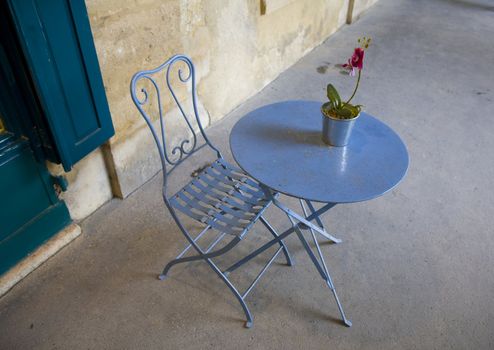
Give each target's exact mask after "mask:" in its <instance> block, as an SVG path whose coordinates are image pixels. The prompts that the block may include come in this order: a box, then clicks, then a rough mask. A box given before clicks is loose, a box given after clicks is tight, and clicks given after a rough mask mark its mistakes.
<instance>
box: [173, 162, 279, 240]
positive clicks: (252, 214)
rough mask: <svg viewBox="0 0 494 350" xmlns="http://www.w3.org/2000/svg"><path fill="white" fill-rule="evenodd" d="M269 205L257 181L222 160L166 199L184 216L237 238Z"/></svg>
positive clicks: (269, 201)
mask: <svg viewBox="0 0 494 350" xmlns="http://www.w3.org/2000/svg"><path fill="white" fill-rule="evenodd" d="M270 203H271V200H270V199H268V198H267V197H266V195H265V193H264V191H263V189H262V188H261V186H260V185H259V183H258V182H256V181H254V180H253V179H252V178H250V177H248V175H247V174H245V173H244V172H243V171H242V170H241V169H239V168H237V167H235V166H233V165H231V164H230V163H228V162H226V161H225V160H224V159H222V158H219V159H217V160H216V161H215V162H214V163H212V164H211V165H210V166H209V167H208V168H206V169H205V170H203V171H202V172H201V173H200V174H199V175H198V176H197V177H196V178H195V179H194V180H192V181H191V182H190V183H189V184H187V185H186V186H185V187H183V188H182V189H181V190H180V191H178V192H177V193H176V194H175V195H174V196H173V197H171V198H170V204H171V205H172V206H173V207H174V208H175V209H177V210H179V211H181V212H182V213H184V214H185V215H187V216H189V217H191V218H193V219H194V220H197V221H199V222H201V223H203V224H205V225H210V226H211V227H212V228H214V229H215V230H217V231H220V232H225V233H228V234H231V235H235V236H238V237H240V238H242V236H243V235H244V234H245V233H246V232H247V231H248V230H249V228H250V226H251V225H252V224H253V223H255V222H256V221H257V219H258V218H259V216H260V215H261V214H262V212H263V210H264V209H265V208H266V207H267V206H268V205H269V204H270Z"/></svg>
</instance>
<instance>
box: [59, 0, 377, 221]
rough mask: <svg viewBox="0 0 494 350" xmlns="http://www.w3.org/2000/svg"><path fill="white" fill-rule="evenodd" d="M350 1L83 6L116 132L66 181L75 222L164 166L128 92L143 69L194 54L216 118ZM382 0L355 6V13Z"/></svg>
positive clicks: (308, 44)
mask: <svg viewBox="0 0 494 350" xmlns="http://www.w3.org/2000/svg"><path fill="white" fill-rule="evenodd" d="M349 1H352V0H229V1H225V0H86V6H87V9H88V14H89V19H90V22H91V29H92V32H93V37H94V42H95V45H96V50H97V54H98V59H99V63H100V67H101V72H102V76H103V81H104V85H105V90H106V94H107V98H108V103H109V106H110V112H111V115H112V120H113V124H114V127H115V136H114V137H113V138H111V139H110V141H109V143H108V144H107V145H105V147H104V148H103V149H102V150H98V151H95V152H93V154H90V155H89V156H88V157H86V158H85V159H84V160H82V161H81V162H80V163H79V164H77V165H76V167H75V170H74V171H72V172H71V174H69V175H68V178H69V190H68V192H66V193H64V194H63V196H64V198H65V200H66V202H67V204H68V207H69V210H70V212H71V215H72V217H73V218H74V219H76V220H77V219H82V218H84V217H85V216H87V215H89V214H90V213H91V212H92V211H94V210H95V208H97V207H98V206H100V205H101V204H103V203H104V202H105V201H107V200H109V199H110V198H111V197H112V196H120V197H126V196H128V195H129V194H130V193H132V192H133V191H134V190H135V189H137V188H138V187H139V186H141V185H142V184H143V183H144V182H145V181H147V180H148V179H150V178H151V177H152V176H153V175H154V174H156V172H158V171H159V169H160V168H159V166H160V165H159V162H158V158H157V154H156V151H155V149H154V147H155V146H154V144H153V143H152V140H151V139H150V135H149V132H148V130H147V129H146V127H145V125H144V121H143V120H142V118H141V117H140V116H139V114H138V112H137V110H136V108H135V106H134V105H133V103H132V101H131V99H130V96H129V82H130V79H131V77H132V75H133V74H134V73H135V72H136V71H138V70H142V69H149V68H154V67H156V66H157V65H159V64H160V63H162V62H163V61H164V60H165V59H166V58H168V57H170V56H172V55H174V54H176V53H184V54H187V55H188V56H190V57H191V58H192V60H193V61H194V63H195V65H196V70H197V72H196V73H197V78H198V79H197V87H198V90H197V92H198V97H199V100H200V101H201V111H202V113H203V114H204V115H205V116H206V117H205V120H206V122H207V123H208V124H210V123H213V122H217V121H219V120H220V119H221V118H222V117H223V116H225V115H226V114H227V113H228V112H229V111H231V110H232V109H233V108H235V107H236V106H237V105H239V104H240V103H242V102H243V101H245V100H246V99H248V98H249V97H250V96H252V95H253V94H255V93H256V92H258V91H259V90H260V89H262V88H263V87H264V86H265V85H266V84H268V83H269V82H270V81H272V80H273V79H274V78H275V77H276V76H277V75H278V74H280V73H281V72H282V71H283V70H285V69H286V68H288V67H289V66H290V65H292V64H293V63H295V62H296V61H297V60H298V59H300V58H301V57H302V56H304V55H305V54H306V53H307V52H309V51H310V50H311V49H313V48H314V47H315V46H317V45H318V44H320V43H321V42H322V41H324V40H325V39H326V38H327V37H328V36H330V35H331V34H332V33H333V32H335V31H336V30H337V29H338V28H339V27H341V26H342V25H344V23H345V22H346V20H347V15H348V9H349ZM375 1H376V0H354V4H353V8H354V11H356V12H359V13H360V12H362V11H364V10H365V9H366V8H368V7H369V6H371V5H372V3H374V2H375ZM109 178H111V179H112V181H111V182H110V181H109V180H108V179H109Z"/></svg>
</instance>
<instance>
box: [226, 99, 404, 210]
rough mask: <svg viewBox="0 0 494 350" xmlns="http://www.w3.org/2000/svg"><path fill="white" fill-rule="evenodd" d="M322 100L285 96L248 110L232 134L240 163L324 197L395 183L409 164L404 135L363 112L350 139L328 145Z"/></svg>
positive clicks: (349, 197) (277, 185)
mask: <svg viewBox="0 0 494 350" xmlns="http://www.w3.org/2000/svg"><path fill="white" fill-rule="evenodd" d="M321 104H322V103H321V102H316V101H285V102H279V103H274V104H270V105H266V106H263V107H261V108H258V109H256V110H254V111H252V112H250V113H248V114H247V115H245V116H244V117H243V118H242V119H240V120H239V121H238V122H237V123H236V124H235V126H234V127H233V129H232V132H231V134H230V147H231V150H232V153H233V156H234V158H235V160H236V161H237V163H238V164H239V166H240V167H241V168H242V169H243V170H244V171H245V172H246V173H247V174H249V175H250V176H252V177H253V178H254V179H256V180H258V181H259V182H260V183H262V184H264V185H266V186H268V187H270V188H272V189H273V190H275V191H277V192H281V193H284V194H287V195H289V196H293V197H297V198H303V199H308V200H311V201H317V202H324V203H351V202H360V201H365V200H369V199H372V198H375V197H378V196H380V195H382V194H384V193H386V192H387V191H389V190H391V189H392V188H393V187H394V186H396V185H397V184H398V183H399V182H400V180H401V179H402V178H403V177H404V176H405V174H406V172H407V169H408V152H407V149H406V146H405V144H404V143H403V141H402V140H401V139H400V137H399V136H398V135H397V134H396V133H395V132H394V131H393V130H392V129H391V128H389V127H388V126H387V125H386V124H384V123H383V122H381V121H379V120H378V119H376V118H374V117H372V116H370V115H368V114H366V113H363V112H362V113H361V114H360V117H359V119H357V121H356V124H355V126H354V129H353V131H352V135H351V137H350V142H349V144H348V145H347V146H346V147H333V146H328V145H326V144H325V143H324V142H323V141H322V138H321V131H322V116H321V111H320V109H321Z"/></svg>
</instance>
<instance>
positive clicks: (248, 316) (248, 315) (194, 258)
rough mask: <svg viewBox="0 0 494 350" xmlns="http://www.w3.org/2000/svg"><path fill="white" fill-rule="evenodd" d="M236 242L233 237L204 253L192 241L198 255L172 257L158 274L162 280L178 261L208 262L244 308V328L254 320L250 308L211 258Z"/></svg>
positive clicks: (238, 240) (237, 240)
mask: <svg viewBox="0 0 494 350" xmlns="http://www.w3.org/2000/svg"><path fill="white" fill-rule="evenodd" d="M220 237H222V236H221V235H220ZM220 237H218V238H220ZM217 242H219V239H217V240H216V241H215V242H213V244H211V245H210V247H209V248H208V250H209V249H211V248H212V247H213V246H214V244H215V243H217ZM238 242H240V239H239V238H238V237H235V238H234V239H232V240H231V241H230V242H229V243H228V244H227V245H225V246H224V247H223V248H221V249H218V250H216V251H214V252H212V253H206V254H204V253H203V252H202V250H201V249H200V248H199V247H198V246H196V244H195V242H194V243H193V246H194V248H195V249H196V250H197V251H198V252H199V255H194V256H189V257H186V258H179V259H174V260H172V261H170V262H169V263H168V264H167V265H166V266H165V268H164V269H163V273H162V274H161V275H159V279H160V280H164V279H165V278H166V276H167V274H168V272H169V270H170V269H171V268H172V267H173V266H174V265H176V264H180V263H184V262H190V261H198V260H205V261H206V262H207V263H208V265H209V266H210V267H211V268H212V269H213V271H214V272H216V274H217V275H218V276H219V277H220V278H221V279H222V280H223V282H225V284H226V285H227V287H228V288H229V289H230V290H231V291H232V293H233V295H234V296H235V297H236V298H237V300H238V301H239V303H240V305H241V306H242V309H243V310H244V313H245V317H246V319H247V320H246V321H245V327H246V328H251V327H252V325H253V322H254V321H253V318H252V314H251V313H250V310H249V308H248V306H247V304H246V303H245V300H244V298H243V297H242V295H241V294H240V293H239V291H238V290H237V289H236V288H235V286H234V285H233V284H232V283H231V282H230V280H229V279H228V277H226V275H225V274H224V273H223V272H221V270H220V269H219V268H218V267H217V266H216V264H215V263H214V262H213V261H212V260H211V258H214V257H215V256H219V255H222V254H225V253H226V252H227V251H229V250H230V249H232V248H233V247H235V245H237V244H238Z"/></svg>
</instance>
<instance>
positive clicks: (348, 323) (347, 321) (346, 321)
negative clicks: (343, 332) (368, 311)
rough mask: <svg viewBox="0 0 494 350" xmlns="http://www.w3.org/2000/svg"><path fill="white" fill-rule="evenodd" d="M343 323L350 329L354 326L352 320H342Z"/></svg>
mask: <svg viewBox="0 0 494 350" xmlns="http://www.w3.org/2000/svg"><path fill="white" fill-rule="evenodd" d="M342 321H343V324H344V325H345V326H347V327H348V328H350V327H351V326H352V321H350V320H346V319H345V320H342Z"/></svg>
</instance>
